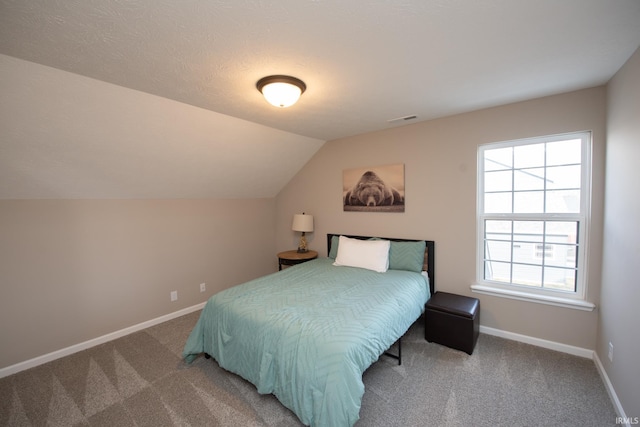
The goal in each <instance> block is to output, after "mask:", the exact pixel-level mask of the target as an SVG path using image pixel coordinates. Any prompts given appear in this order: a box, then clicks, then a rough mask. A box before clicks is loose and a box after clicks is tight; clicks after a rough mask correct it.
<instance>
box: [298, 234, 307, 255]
mask: <svg viewBox="0 0 640 427" xmlns="http://www.w3.org/2000/svg"><path fill="white" fill-rule="evenodd" d="M305 252H309V249H307V238H306V237H305V236H304V231H303V232H302V236H300V243H299V244H298V253H299V254H303V253H305Z"/></svg>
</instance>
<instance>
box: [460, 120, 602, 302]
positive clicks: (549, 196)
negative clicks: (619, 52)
mask: <svg viewBox="0 0 640 427" xmlns="http://www.w3.org/2000/svg"><path fill="white" fill-rule="evenodd" d="M590 151H591V134H590V133H589V132H580V133H573V134H564V135H555V136H547V137H539V138H531V139H525V140H515V141H507V142H499V143H493V144H486V145H482V146H480V147H479V149H478V214H477V219H478V227H477V228H478V274H477V276H478V284H477V285H474V286H473V287H472V288H473V289H474V290H476V291H480V292H483V291H484V292H489V293H497V294H504V295H507V296H512V297H514V296H518V297H520V298H521V299H533V300H543V301H547V302H550V303H553V302H555V303H559V305H564V303H563V301H566V304H567V305H568V306H574V305H577V306H582V307H580V308H584V309H589V308H590V309H592V308H593V305H592V304H590V303H586V302H585V303H579V302H578V303H575V302H572V300H573V301H580V300H584V298H585V295H586V293H585V288H586V277H585V269H584V265H585V254H586V251H587V235H588V233H587V230H588V218H589V206H590V200H589V199H590V186H589V182H590V175H591V162H590ZM567 300H568V301H567Z"/></svg>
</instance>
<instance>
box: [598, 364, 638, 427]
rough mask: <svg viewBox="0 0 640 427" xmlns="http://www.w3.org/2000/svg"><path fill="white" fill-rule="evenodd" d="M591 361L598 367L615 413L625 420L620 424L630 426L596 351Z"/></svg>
mask: <svg viewBox="0 0 640 427" xmlns="http://www.w3.org/2000/svg"><path fill="white" fill-rule="evenodd" d="M593 361H594V362H595V364H596V368H597V369H598V373H599V374H600V377H601V378H602V382H604V386H605V388H606V389H607V393H609V397H610V398H611V402H613V406H614V408H615V410H616V413H617V414H618V416H619V417H620V418H622V419H624V420H626V422H625V423H623V424H621V425H625V426H627V427H630V423H629V419H628V418H627V416H626V415H625V413H624V409H623V408H622V403H620V399H618V395H617V394H616V391H615V390H614V388H613V384H612V383H611V380H610V379H609V375H607V371H605V370H604V365H603V364H602V361H601V360H600V358H599V357H598V353H596V352H593Z"/></svg>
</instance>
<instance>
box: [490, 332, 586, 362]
mask: <svg viewBox="0 0 640 427" xmlns="http://www.w3.org/2000/svg"><path fill="white" fill-rule="evenodd" d="M480 332H482V333H484V334H487V335H494V336H496V337H501V338H506V339H508V340H512V341H519V342H523V343H526V344H531V345H535V346H537V347H543V348H548V349H549V350H555V351H560V352H562V353H568V354H573V355H574V356H580V357H584V358H586V359H593V355H594V351H593V350H589V349H586V348H582V347H575V346H572V345H567V344H562V343H559V342H555V341H548V340H543V339H540V338H535V337H530V336H528V335H521V334H516V333H514V332H509V331H503V330H501V329H495V328H489V327H487V326H482V325H481V326H480Z"/></svg>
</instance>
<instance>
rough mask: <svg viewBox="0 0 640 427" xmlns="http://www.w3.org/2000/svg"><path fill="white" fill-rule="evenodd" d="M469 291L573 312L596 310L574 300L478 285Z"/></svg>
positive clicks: (593, 306)
mask: <svg viewBox="0 0 640 427" xmlns="http://www.w3.org/2000/svg"><path fill="white" fill-rule="evenodd" d="M471 291H472V292H477V293H480V294H486V295H493V296H496V297H502V298H511V299H516V300H520V301H528V302H534V303H538V304H548V305H555V306H558V307H565V308H571V309H574V310H583V311H593V310H594V309H595V308H596V305H595V304H594V303H592V302H588V301H583V300H576V299H571V298H560V297H550V296H546V295H536V294H531V293H527V292H520V291H514V290H509V289H499V288H494V287H491V286H486V285H479V284H474V285H471Z"/></svg>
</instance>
